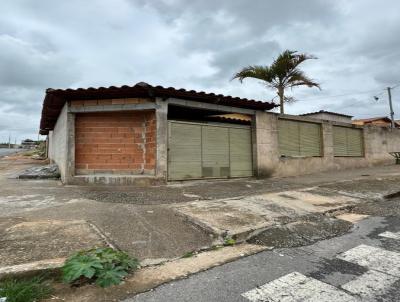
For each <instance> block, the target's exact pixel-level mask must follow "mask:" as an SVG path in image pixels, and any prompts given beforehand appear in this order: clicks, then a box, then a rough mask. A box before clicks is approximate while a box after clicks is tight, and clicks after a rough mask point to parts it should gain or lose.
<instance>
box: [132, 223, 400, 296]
mask: <svg viewBox="0 0 400 302" xmlns="http://www.w3.org/2000/svg"><path fill="white" fill-rule="evenodd" d="M399 285H400V217H399V216H392V217H376V216H375V217H373V216H370V217H368V218H366V219H364V220H362V221H361V222H358V223H357V224H355V226H354V227H353V229H352V230H351V232H349V233H347V234H345V235H343V236H340V237H336V238H333V239H329V240H323V241H320V242H318V243H316V244H313V245H310V246H306V247H300V248H283V249H275V250H272V251H267V252H262V253H260V254H257V255H253V256H249V257H246V258H242V259H240V260H238V261H235V262H232V263H229V264H226V265H222V266H220V267H217V268H214V269H210V270H208V271H206V272H202V273H199V274H196V275H192V276H191V277H189V278H188V279H184V280H180V281H176V282H172V283H168V284H165V285H163V286H160V287H158V288H156V289H154V290H152V291H150V292H147V293H143V294H139V295H137V296H135V297H133V298H130V299H128V300H126V301H125V302H128V301H129V302H155V301H160V302H166V301H167V302H169V301H171V302H172V301H173V302H179V301H196V302H197V301H199V302H200V301H204V302H210V301H219V302H223V301H227V302H228V301H229V302H234V301H242V302H246V301H285V302H291V301H318V302H320V301H335V302H340V301H400V286H399Z"/></svg>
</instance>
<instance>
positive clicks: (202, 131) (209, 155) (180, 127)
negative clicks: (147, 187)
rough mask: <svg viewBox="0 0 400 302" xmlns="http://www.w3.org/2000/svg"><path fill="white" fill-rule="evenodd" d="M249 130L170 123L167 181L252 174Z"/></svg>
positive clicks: (247, 128) (223, 126) (222, 126)
mask: <svg viewBox="0 0 400 302" xmlns="http://www.w3.org/2000/svg"><path fill="white" fill-rule="evenodd" d="M252 166H253V164H252V148H251V129H250V127H241V126H239V127H230V126H225V125H221V126H219V125H218V126H216V125H205V124H195V123H186V122H177V121H170V122H169V129H168V179H169V180H183V179H200V178H226V177H247V176H252V175H253V168H252Z"/></svg>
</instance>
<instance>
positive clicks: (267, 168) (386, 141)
mask: <svg viewBox="0 0 400 302" xmlns="http://www.w3.org/2000/svg"><path fill="white" fill-rule="evenodd" d="M284 117H285V119H293V120H298V121H309V122H316V123H320V124H321V129H322V142H323V146H322V148H323V156H321V157H281V156H280V153H279V145H278V132H277V123H278V118H279V115H277V114H274V113H267V112H257V114H256V116H255V118H254V122H253V125H254V128H255V132H254V134H253V138H254V150H253V151H254V158H255V159H256V160H255V171H256V175H258V176H259V177H268V176H273V177H281V176H296V175H304V174H310V173H315V172H322V171H329V170H339V169H349V168H359V167H367V166H372V165H378V164H390V163H394V159H393V157H392V156H390V155H389V152H391V151H400V129H388V128H382V127H374V126H367V127H364V152H365V157H334V156H333V135H332V127H333V125H340V126H346V124H343V123H335V122H326V121H321V120H316V119H313V118H306V117H299V116H290V115H285V116H284ZM347 126H349V125H348V124H347Z"/></svg>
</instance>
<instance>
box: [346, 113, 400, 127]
mask: <svg viewBox="0 0 400 302" xmlns="http://www.w3.org/2000/svg"><path fill="white" fill-rule="evenodd" d="M394 124H395V127H396V128H400V123H399V121H395V122H394ZM353 125H359V126H366V125H374V126H379V127H390V126H391V120H390V118H388V117H387V116H379V117H371V118H365V119H358V120H353Z"/></svg>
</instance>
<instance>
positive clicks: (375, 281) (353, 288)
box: [341, 270, 398, 300]
mask: <svg viewBox="0 0 400 302" xmlns="http://www.w3.org/2000/svg"><path fill="white" fill-rule="evenodd" d="M397 280H398V279H397V278H394V277H393V276H392V275H387V274H384V273H381V272H377V271H374V270H370V271H368V272H366V273H364V274H362V275H361V276H359V277H357V278H355V279H354V280H352V281H349V282H347V283H346V284H344V285H342V286H341V288H343V289H344V290H346V291H348V292H349V293H352V294H355V295H358V296H360V297H361V298H362V299H364V300H365V299H371V298H372V297H376V296H378V295H382V294H384V293H385V292H386V291H387V290H388V289H389V288H390V286H391V285H392V284H393V283H395V282H396V281H397Z"/></svg>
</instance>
